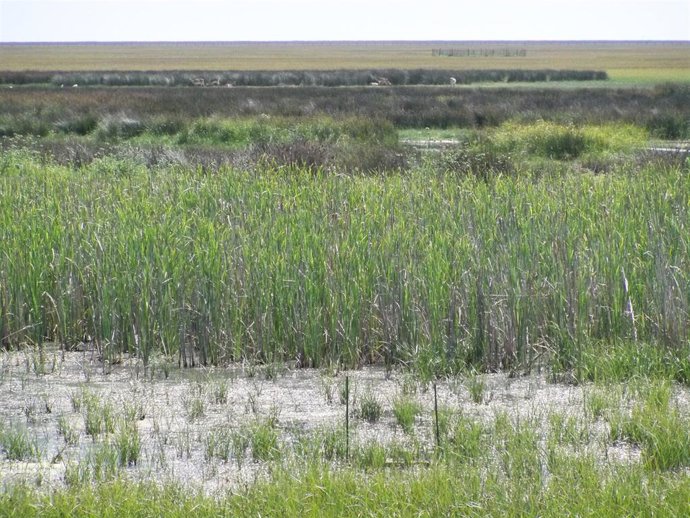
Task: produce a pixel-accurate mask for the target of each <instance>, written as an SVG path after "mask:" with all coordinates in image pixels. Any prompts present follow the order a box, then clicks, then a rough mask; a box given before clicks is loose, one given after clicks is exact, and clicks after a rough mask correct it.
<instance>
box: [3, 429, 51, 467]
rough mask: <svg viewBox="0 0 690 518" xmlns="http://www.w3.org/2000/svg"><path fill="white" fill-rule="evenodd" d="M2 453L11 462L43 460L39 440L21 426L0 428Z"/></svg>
mask: <svg viewBox="0 0 690 518" xmlns="http://www.w3.org/2000/svg"><path fill="white" fill-rule="evenodd" d="M0 451H2V453H4V455H5V456H6V458H7V460H11V461H12V460H17V461H24V460H31V459H36V460H40V458H41V451H40V449H39V446H38V441H37V439H36V438H35V437H34V436H32V435H31V433H30V432H29V430H27V429H26V427H21V426H10V427H5V426H4V425H3V426H1V427H0Z"/></svg>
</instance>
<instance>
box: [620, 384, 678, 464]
mask: <svg viewBox="0 0 690 518" xmlns="http://www.w3.org/2000/svg"><path fill="white" fill-rule="evenodd" d="M610 424H611V435H612V437H614V438H619V439H623V440H627V441H630V442H632V443H634V444H637V445H639V446H640V447H641V448H642V459H643V462H645V463H646V464H647V465H649V466H650V467H651V468H652V469H660V470H667V469H675V468H687V467H688V466H690V420H689V419H688V418H687V416H685V415H683V414H682V412H681V410H680V409H679V408H678V407H677V406H675V405H672V404H671V387H670V384H669V383H668V382H661V383H658V382H657V383H653V384H652V385H651V387H650V389H649V392H648V394H646V397H645V398H644V400H643V401H642V402H640V403H636V404H635V405H634V407H633V409H632V412H631V414H630V415H629V416H627V415H625V414H624V413H619V414H614V415H613V416H612V418H611V423H610Z"/></svg>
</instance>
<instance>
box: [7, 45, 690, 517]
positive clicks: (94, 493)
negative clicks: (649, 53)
mask: <svg viewBox="0 0 690 518" xmlns="http://www.w3.org/2000/svg"><path fill="white" fill-rule="evenodd" d="M392 46H396V45H392ZM605 46H606V45H604V47H605ZM268 47H270V45H269V46H268ZM268 47H266V48H268ZM287 47H290V45H288V46H287ZM526 47H527V48H526V51H525V53H524V54H521V55H520V56H515V55H511V56H512V57H511V59H514V60H518V59H519V60H523V59H524V60H526V62H527V61H529V60H530V59H531V58H532V56H531V54H532V52H540V51H541V50H543V48H542V47H535V46H532V45H527V46H526ZM576 47H577V48H576ZM585 47H586V46H585ZM671 47H673V46H672V45H671V46H669V47H668V49H667V50H669V51H671V50H673V52H672V53H676V51H678V48H676V47H673V49H671ZM677 47H679V48H680V51H681V52H680V53H681V54H682V51H683V50H684V49H685V47H684V46H683V45H678V46H677ZM171 48H172V47H171ZM219 48H220V47H219ZM256 48H260V46H259V47H255V50H256ZM587 48H588V49H589V50H590V51H594V50H595V49H594V47H587ZM626 48H627V47H626ZM75 49H76V50H75V52H77V53H80V52H81V53H82V57H84V56H83V52H86V53H88V52H94V50H93V49H92V48H90V47H89V48H84V49H77V48H75ZM539 49H541V50H539ZM578 49H579V50H578ZM26 50H27V51H31V48H29V47H27V48H26ZM165 50H166V49H163V50H162V51H161V52H163V51H165ZM221 50H222V49H221ZM427 50H429V49H427ZM571 50H572V53H573V54H577V53H578V52H580V51H581V49H580V48H579V47H578V46H574V47H573V48H572V49H571ZM619 50H620V49H619ZM657 50H658V49H657ZM57 51H58V53H59V49H57ZM597 51H601V49H598V50H597ZM133 52H134V53H136V52H138V50H137V49H134V48H133ZM508 54H510V53H508ZM470 55H473V54H471V53H468V56H470ZM674 56H675V54H674ZM216 57H217V54H216ZM589 57H590V58H591V54H590V55H589ZM430 58H434V59H447V60H455V59H461V58H459V57H455V56H449V57H441V56H431V54H430V55H429V59H430ZM473 59H474V58H473ZM496 59H499V60H500V59H502V58H501V56H498V57H496ZM573 59H575V58H573ZM577 59H583V58H582V55H580V56H579V57H578V58H577ZM639 59H642V57H640V58H639ZM674 59H676V58H673V57H671V58H669V62H668V63H665V64H664V65H663V66H665V67H668V68H673V67H674V65H673V60H674ZM633 61H634V60H633ZM633 64H634V63H632V64H631V63H630V62H625V63H621V64H619V66H621V67H622V66H626V67H627V66H630V67H632V66H633ZM387 66H394V65H390V64H389V65H387ZM29 68H31V67H29ZM202 68H205V69H207V70H211V68H208V67H206V66H203V67H202ZM370 68H371V69H374V70H378V69H380V68H383V67H382V66H381V65H378V64H374V65H371V66H369V67H366V69H360V70H361V71H360V72H358V74H359V75H357V74H354V75H353V73H352V72H351V71H350V72H342V74H343V75H342V77H350V78H351V77H357V78H359V79H357V81H359V80H360V79H361V78H364V77H365V76H367V74H369V73H370V72H368V69H370ZM459 68H460V69H462V70H467V69H468V67H465V66H460V67H459ZM477 68H485V67H484V66H478V67H477ZM487 68H489V67H487ZM490 68H500V67H490ZM519 68H521V69H522V72H521V74H523V75H524V74H527V72H525V71H528V70H535V68H534V67H532V68H530V67H522V66H520V67H519ZM573 68H574V69H576V70H581V69H582V67H580V66H573ZM66 69H67V67H66ZM446 72H447V70H446V69H444V68H443V67H439V68H438V69H435V70H433V71H430V70H426V69H425V70H424V71H419V72H418V71H414V70H412V69H411V68H407V69H406V70H405V74H406V75H405V74H403V75H402V76H401V78H402V79H401V78H398V77H397V76H394V75H393V74H392V73H391V74H390V75H391V78H390V80H391V81H392V82H398V83H400V84H409V82H410V81H412V79H411V78H412V75H413V74H415V73H418V77H417V79H418V80H419V81H421V82H424V81H425V79H424V78H427V79H428V78H439V77H442V76H443V75H444V74H446ZM41 73H43V72H41ZM76 73H79V74H86V75H88V74H87V73H85V72H83V70H82V71H77V72H76ZM176 73H178V74H180V77H182V75H183V74H184V73H183V72H176ZM228 73H229V72H228ZM492 73H493V72H490V71H484V72H483V74H488V75H489V76H490V75H491V74H492ZM17 74H25V75H26V77H25V79H27V78H28V79H27V80H29V79H31V78H30V75H31V74H30V73H28V72H17ZM37 74H38V73H37ZM46 74H49V75H50V76H51V77H52V76H53V75H55V74H57V73H53V72H46ZM65 74H66V72H65ZM200 74H201V73H200ZM261 74H262V73H258V72H251V73H246V74H244V75H242V74H239V75H238V76H237V77H245V78H251V77H254V76H256V77H259V78H260V79H261V80H262V81H267V82H269V83H270V82H276V81H277V82H279V83H280V82H283V83H284V82H289V81H288V80H289V79H290V77H292V78H294V77H302V78H306V77H312V78H315V77H317V75H318V74H316V73H315V72H312V73H311V74H312V75H311V76H309V75H308V73H307V72H302V73H301V75H300V74H297V73H294V74H292V75H289V74H283V73H281V72H272V73H271V74H266V75H261ZM332 74H333V77H341V76H339V75H338V74H339V72H333V73H332ZM347 74H351V76H348V75H347ZM401 74H402V72H401ZM104 75H107V76H108V78H109V79H108V81H110V82H117V81H121V80H122V81H124V82H125V83H126V82H128V81H130V80H131V81H133V82H136V81H138V80H139V79H141V78H145V77H149V76H150V77H162V76H161V75H156V74H153V73H149V72H141V73H140V74H138V75H137V77H133V78H129V79H127V73H124V72H123V73H118V74H115V73H108V74H105V73H102V72H100V73H98V74H94V78H93V80H94V81H97V78H98V77H101V78H102V77H103V76H104ZM63 77H67V75H63ZM319 77H321V79H323V77H327V76H323V77H322V76H319ZM328 77H330V76H328ZM342 77H341V78H342ZM123 78H124V79H123ZM276 78H277V79H276ZM459 79H462V78H459ZM499 79H500V78H499ZM504 79H505V78H504ZM362 80H363V79H362ZM366 80H369V78H368V77H366ZM131 81H130V82H131ZM87 82H88V81H87ZM316 82H317V83H318V81H316ZM427 82H428V81H427ZM432 82H433V81H432ZM307 83H309V82H308V81H307ZM309 84H311V83H309ZM326 90H328V91H326ZM689 98H690V90H688V88H687V86H685V85H678V84H668V85H662V86H658V87H656V88H647V89H634V90H633V89H607V88H600V87H598V88H593V89H584V88H573V89H572V90H568V93H567V95H566V94H564V93H563V91H560V90H557V89H554V88H542V87H536V88H497V89H490V88H485V87H482V88H476V89H474V88H473V89H470V88H462V87H456V88H451V87H450V86H442V87H441V86H424V87H411V86H391V87H386V88H369V87H366V88H365V87H342V88H332V89H326V88H319V87H314V86H304V87H302V88H281V89H277V88H273V87H266V88H254V87H242V86H238V87H235V88H229V89H225V88H204V89H201V88H168V87H166V88H158V89H153V88H151V87H146V88H136V87H132V88H96V87H94V88H76V89H72V88H65V89H59V88H42V87H24V88H13V89H11V90H10V89H9V88H6V89H2V90H0V242H1V243H2V244H3V248H2V253H0V350H2V351H4V352H3V353H2V358H0V361H1V363H0V389H2V390H3V391H4V392H3V394H5V393H12V394H14V392H13V391H14V390H15V386H17V387H18V386H20V385H21V390H22V391H26V392H28V388H31V386H30V384H31V383H34V382H35V381H36V380H40V382H41V383H43V384H44V385H42V387H43V388H41V390H40V391H34V393H33V394H31V395H30V396H28V395H27V396H26V397H24V398H23V399H22V400H21V401H18V402H15V401H14V400H12V401H10V404H9V406H8V408H7V409H4V408H3V410H2V412H1V413H2V416H3V417H4V416H7V417H9V421H10V422H9V425H8V426H6V427H5V425H2V427H1V428H0V448H1V451H2V456H1V457H0V472H1V473H2V474H3V476H4V474H5V473H6V472H7V473H8V475H9V476H8V477H7V481H6V482H4V483H3V486H2V488H0V516H4V515H12V516H17V515H18V516H65V515H70V516H93V515H96V514H98V515H103V516H108V515H109V513H110V514H111V515H118V516H120V515H128V514H131V515H156V516H159V515H160V516H168V515H172V516H175V515H182V514H183V513H184V515H195V516H205V515H207V516H211V515H212V516H218V515H242V516H244V515H251V516H253V515H269V516H270V515H276V514H280V515H285V516H309V515H318V516H348V515H351V516H362V515H379V516H395V515H402V516H417V515H424V514H425V513H426V514H428V515H481V516H525V515H540V516H561V515H564V514H575V515H597V516H600V515H601V516H620V515H645V514H650V513H656V514H659V515H661V516H666V515H668V516H683V515H686V514H688V511H690V509H689V508H688V499H687V495H688V494H689V493H690V485H689V483H688V468H690V457H689V456H688V452H689V451H690V435H689V434H688V430H690V423H689V422H688V418H687V408H688V400H687V395H688V385H689V384H690V326H689V325H688V321H689V320H690V239H689V236H690V228H689V225H690V180H689V179H690V174H689V172H690V169H689V166H690V161H689V160H688V155H687V152H683V151H679V152H677V153H665V154H662V153H661V152H659V151H657V150H654V149H652V146H651V144H650V142H651V139H680V138H685V137H687V136H688V135H690V134H689V133H688V132H689V131H690V125H689V124H688V121H689V120H690V118H689V117H688V116H689V115H690V112H689V111H688V110H690V108H689V107H690V102H688V99H689ZM498 100H500V102H498ZM434 138H447V139H449V140H450V141H449V142H440V143H438V144H435V143H434V142H433V140H434ZM665 145H669V146H670V145H671V143H666V144H665ZM77 351H79V352H77ZM15 355H16V357H17V359H16V360H15V359H12V361H9V360H8V361H5V356H7V357H8V358H11V357H13V356H15ZM20 356H21V359H19V358H20ZM77 356H78V357H80V360H79V362H80V363H79V367H76V366H75V365H74V364H73V363H70V362H74V361H75V358H76V357H77ZM175 363H177V365H178V366H179V367H180V368H188V367H199V366H203V369H197V370H194V369H189V370H183V371H177V369H176V368H175V367H174V364H175ZM233 364H234V365H233ZM369 365H373V366H376V367H375V368H372V369H369V368H367V369H364V370H363V372H352V371H350V372H345V373H343V372H341V371H342V370H343V369H353V370H355V369H361V368H362V367H364V366H369ZM225 367H230V368H228V369H225ZM312 367H318V368H323V369H324V372H322V373H317V376H316V377H315V378H313V379H310V378H309V375H310V374H312V373H310V371H308V370H306V371H298V370H293V369H305V368H312ZM17 369H20V370H21V376H20V377H19V375H18V374H17ZM240 371H241V372H240ZM498 371H503V372H502V373H501V374H495V373H496V372H498ZM68 372H69V373H71V374H67V373H68ZM305 374H306V376H304V377H302V376H303V375H305ZM530 374H534V375H535V377H534V378H525V377H524V376H525V375H530ZM379 375H380V377H381V379H376V376H379ZM70 376H72V377H70ZM75 376H76V378H75ZM96 376H97V381H96V382H97V385H96V384H93V383H92V382H93V381H94V380H93V378H94V377H96ZM236 376H238V377H237V378H236ZM346 376H347V377H346ZM58 379H59V380H60V381H59V382H60V383H69V385H68V386H69V387H75V386H77V390H72V389H71V388H70V389H67V391H66V392H64V397H63V398H62V400H60V395H59V391H56V394H57V395H56V396H55V400H54V399H53V398H50V399H49V398H48V397H47V396H46V395H45V394H47V393H48V391H49V390H51V388H52V384H53V383H56V380H58ZM345 379H346V380H348V386H349V391H348V393H347V399H348V406H347V410H346V407H345V406H344V405H337V404H336V403H337V402H338V400H339V401H340V403H345V402H346V399H345V398H346V393H345V385H344V383H343V382H344V380H345ZM6 380H10V381H9V383H6ZM75 380H76V381H75ZM84 380H86V382H85V383H84ZM500 380H503V381H500ZM305 381H306V382H305ZM350 381H352V383H350ZM312 382H313V383H312ZM109 383H110V384H111V385H110V387H109V388H110V390H108V388H107V384H109ZM500 383H504V384H505V387H502V386H499V385H500ZM563 383H568V384H570V385H571V386H568V387H565V386H564V385H563ZM76 384H78V385H76ZM123 384H126V386H127V392H126V393H125V392H123V391H121V390H119V392H120V393H119V394H117V395H115V394H116V393H117V392H118V390H113V388H114V386H118V387H119V388H121V386H122V385H123ZM549 384H552V385H549ZM430 387H433V392H432V391H430V390H429V389H430ZM545 387H548V390H553V392H554V393H555V394H557V397H556V398H554V400H551V399H549V398H548V395H547V394H548V393H547V392H545V390H547V389H546V388H545ZM293 390H294V391H296V393H293ZM111 391H112V392H111ZM286 394H287V395H286ZM9 399H12V398H9ZM547 400H548V405H545V404H544V402H545V401H547ZM286 401H289V403H287V404H286ZM439 403H440V407H439V406H438V404H439ZM70 405H71V408H72V410H73V412H72V414H70V413H69V412H65V408H67V407H69V406H70ZM269 405H270V409H269V410H267V408H269ZM44 408H45V412H44V411H43V409H44ZM53 409H60V410H58V411H56V412H55V415H54V416H52V417H51V416H50V414H51V413H52V412H53ZM281 413H282V415H281ZM15 415H17V416H19V417H20V418H21V420H22V424H26V426H18V425H17V423H15V422H14V421H15V420H16V419H15ZM353 417H354V418H356V419H351V418H353ZM24 418H25V421H26V423H24V422H23V421H24ZM51 434H52V437H50V436H51ZM56 438H57V440H56ZM85 438H88V440H84V439H85ZM44 458H48V459H50V460H51V462H50V463H45V464H46V465H45V466H44V465H43V464H41V463H40V462H37V461H41V460H42V459H44ZM192 465H193V469H187V468H189V467H191V466H192ZM24 473H26V474H27V475H26V476H24V477H22V476H20V475H23V474H24ZM56 474H57V475H56ZM167 475H171V476H172V477H173V480H178V481H182V483H183V484H189V487H187V486H178V485H176V484H177V482H167V481H165V482H161V483H158V484H156V485H153V484H151V483H150V482H147V481H149V480H150V479H156V480H157V481H158V480H168V479H167V477H166V476H167ZM46 476H50V477H53V478H51V484H43V481H44V477H46ZM55 476H57V478H58V479H60V480H62V481H63V482H64V485H60V484H59V483H58V484H53V483H52V482H53V481H55ZM175 477H179V478H175ZM191 480H198V485H194V484H192V483H191V482H188V481H191ZM3 481H5V479H4V478H3ZM214 484H216V486H215V487H211V486H213V485H214ZM209 490H210V491H209ZM210 494H213V497H211V496H208V495H210Z"/></svg>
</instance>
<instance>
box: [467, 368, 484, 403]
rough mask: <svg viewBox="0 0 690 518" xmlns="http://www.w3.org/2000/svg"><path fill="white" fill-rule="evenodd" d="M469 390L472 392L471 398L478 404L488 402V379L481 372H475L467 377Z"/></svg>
mask: <svg viewBox="0 0 690 518" xmlns="http://www.w3.org/2000/svg"><path fill="white" fill-rule="evenodd" d="M465 385H466V387H467V390H468V391H469V393H470V399H471V400H472V401H473V402H474V403H476V404H482V403H485V402H486V398H487V386H486V380H485V379H484V377H483V376H482V375H481V374H477V373H474V374H472V375H470V376H469V377H468V378H467V381H466V382H465Z"/></svg>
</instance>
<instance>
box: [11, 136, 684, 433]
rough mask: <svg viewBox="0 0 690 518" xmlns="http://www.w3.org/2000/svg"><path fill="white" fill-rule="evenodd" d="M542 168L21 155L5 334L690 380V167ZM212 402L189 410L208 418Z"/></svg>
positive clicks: (212, 359)
mask: <svg viewBox="0 0 690 518" xmlns="http://www.w3.org/2000/svg"><path fill="white" fill-rule="evenodd" d="M536 127H537V128H538V130H539V132H540V133H539V134H542V133H544V132H545V130H544V131H542V130H543V126H542V125H541V124H539V125H537V126H536ZM499 131H502V132H507V131H508V130H507V129H500V130H499ZM531 131H532V130H531V129H529V127H528V128H527V129H526V130H525V134H526V135H531V133H530V132H531ZM589 131H590V132H591V133H592V134H594V135H598V134H599V130H597V129H596V128H593V129H591V130H589ZM611 132H613V130H611V131H610V133H611ZM585 133H586V132H585ZM520 138H522V137H520ZM525 138H526V139H527V138H528V137H525ZM605 138H609V137H605ZM610 138H611V139H613V141H614V142H615V139H614V137H610ZM615 138H618V139H623V140H625V139H627V137H615ZM518 140H519V139H516V141H518ZM625 141H626V142H627V140H625ZM611 145H614V144H611ZM616 145H617V144H616ZM597 146H599V144H593V148H592V149H591V150H590V148H585V150H584V151H583V153H584V154H586V153H596V152H599V151H597V149H598V147H597ZM528 159H529V160H535V159H534V158H528ZM536 160H538V161H537V162H536V164H537V166H536V167H534V166H533V165H529V164H533V163H535V162H526V163H522V162H520V161H519V160H515V161H514V162H512V168H513V170H512V172H504V173H501V172H500V170H499V169H497V170H496V172H495V173H494V174H491V175H485V176H482V177H479V178H476V177H474V176H473V175H467V174H466V173H464V172H462V171H464V170H463V169H461V165H458V166H457V167H458V168H459V169H458V171H459V173H458V175H457V176H453V175H452V174H449V172H448V171H447V170H446V171H444V170H442V169H440V168H438V167H437V165H436V164H435V163H434V162H433V161H429V162H428V163H424V164H422V165H421V166H419V167H418V168H416V169H415V168H412V169H411V170H408V171H405V172H395V173H392V174H386V175H383V174H379V175H362V174H354V175H347V176H346V175H338V174H330V173H327V172H325V171H319V170H316V171H314V170H305V169H301V168H296V167H291V166H280V165H279V164H275V165H263V166H257V168H256V169H255V170H254V171H253V172H251V173H249V172H244V171H241V170H231V169H228V170H223V171H222V173H221V174H213V175H210V174H207V172H205V171H200V170H192V169H189V168H184V167H172V168H166V167H162V168H153V167H150V168H149V167H146V166H145V165H142V164H138V163H136V162H134V161H132V160H123V159H115V158H104V159H102V160H99V161H96V162H94V163H92V164H90V165H89V166H86V167H83V168H81V169H71V168H65V167H61V166H57V165H53V164H51V163H45V162H41V161H40V160H38V159H36V158H34V157H33V156H32V155H31V154H30V153H27V152H24V151H15V152H8V153H5V154H3V159H2V164H0V168H1V169H2V180H1V182H2V187H3V188H2V191H1V193H2V194H0V196H1V197H2V200H1V201H2V203H0V220H1V221H3V222H4V223H3V225H2V232H3V235H2V238H3V242H4V243H5V246H6V248H7V250H11V251H12V253H11V254H7V255H4V256H2V257H1V258H0V265H2V267H1V268H0V271H1V272H2V274H1V275H2V276H3V282H2V284H1V285H0V286H2V287H1V288H0V290H1V291H2V294H1V296H2V300H3V305H2V307H1V308H0V311H1V312H2V317H1V318H0V321H2V325H3V329H4V330H5V331H3V333H4V335H3V336H5V338H4V340H5V341H7V342H8V344H10V345H12V346H19V345H21V344H26V343H34V344H37V343H41V342H42V341H44V340H55V341H57V342H58V343H60V344H62V345H63V347H70V345H71V344H75V343H78V342H79V341H80V340H81V339H82V338H83V337H84V336H85V335H89V336H92V337H94V342H95V343H96V344H97V346H98V347H99V348H100V349H101V350H102V352H103V354H104V355H105V356H106V357H116V356H117V355H119V354H122V353H132V354H135V355H137V356H138V357H140V358H142V359H143V360H144V361H147V359H148V358H149V357H150V356H151V355H152V354H157V353H159V352H160V353H163V354H165V355H175V356H177V358H178V362H179V363H180V364H181V365H193V364H195V363H197V362H200V363H205V364H221V363H223V362H226V361H231V360H241V359H243V358H248V359H252V360H253V361H258V362H260V363H265V364H267V365H273V364H274V362H281V361H295V360H297V361H299V362H300V364H301V365H314V366H319V365H328V364H331V363H340V364H342V365H347V366H354V365H358V364H361V363H368V362H374V363H376V362H394V363H396V362H404V363H407V364H409V365H418V366H420V367H421V366H423V365H428V366H429V368H430V369H433V370H437V371H438V370H440V371H449V370H455V371H458V370H462V369H464V368H467V367H471V366H476V367H477V368H479V369H480V370H481V369H486V368H490V369H491V368H497V367H501V366H503V367H511V366H512V367H513V368H521V367H525V366H529V365H531V364H532V362H533V361H534V360H535V359H536V358H542V359H549V360H550V361H551V362H553V365H555V366H556V367H557V368H558V369H562V370H569V369H571V368H572V367H573V366H574V365H575V364H577V366H578V369H579V372H578V374H579V376H580V378H581V379H600V378H602V377H603V376H609V377H617V378H619V379H620V378H621V377H625V376H627V375H628V374H626V373H630V372H631V369H661V370H665V371H669V372H670V371H672V372H674V373H675V374H674V375H675V376H676V378H677V379H678V380H679V381H683V380H687V373H688V369H689V368H688V361H687V356H686V355H684V354H683V351H684V350H685V348H686V345H685V344H687V327H686V326H685V325H684V322H685V321H686V320H687V315H688V308H689V307H690V301H688V299H687V293H689V292H690V275H689V274H688V268H687V261H688V245H689V244H690V242H689V241H688V239H687V235H688V233H687V232H686V230H687V228H686V227H687V224H686V221H687V218H688V206H689V205H688V197H689V196H690V191H689V189H688V185H689V184H688V176H687V172H686V169H684V167H683V166H682V165H669V166H666V165H654V164H652V165H644V164H641V165H638V164H636V163H635V162H626V161H625V160H623V161H621V162H618V163H616V162H613V163H612V165H611V166H610V167H611V168H612V171H611V172H610V173H609V174H606V175H594V174H579V173H575V172H571V171H572V170H571V166H570V165H569V163H568V162H564V161H555V160H552V161H549V159H548V158H545V157H536ZM462 167H464V166H462ZM527 167H530V168H532V170H528V169H527V170H526V168H527ZM451 172H452V171H451ZM105 186H107V189H106V188H105ZM38 228H40V229H41V231H40V232H36V229H38ZM622 272H625V276H626V279H627V281H628V286H629V288H628V291H627V292H626V291H625V290H624V289H623V284H622V280H621V279H622ZM171 279H174V280H175V282H171ZM629 300H630V302H631V303H632V305H633V307H634V310H635V314H636V322H635V329H634V330H633V328H632V327H631V321H630V317H629V315H628V313H627V308H628V301H629ZM633 331H635V333H636V335H635V333H634V332H633ZM635 336H636V337H637V339H638V342H637V343H636V342H635V341H634V338H635ZM617 348H620V354H619V353H615V354H614V352H615V351H616V349H617ZM190 351H194V354H193V355H191V356H190ZM625 351H627V352H628V353H629V354H627V356H626V354H624V352H625ZM609 354H610V355H611V357H610V360H609ZM626 358H627V359H626ZM621 362H622V363H621ZM272 368H273V367H270V368H269V370H270V369H272ZM605 370H608V371H609V373H608V374H607V373H605ZM615 371H619V372H618V373H616V372H615ZM267 372H268V371H267ZM194 399H195V398H194V397H192V396H191V395H190V397H189V402H190V405H191V403H192V402H193V400H194ZM197 399H199V401H200V403H197V408H196V409H193V408H191V406H190V408H189V410H190V415H201V414H202V413H203V408H202V407H203V399H202V398H201V397H199V398H197ZM87 413H88V412H87ZM94 430H95V429H94Z"/></svg>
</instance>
